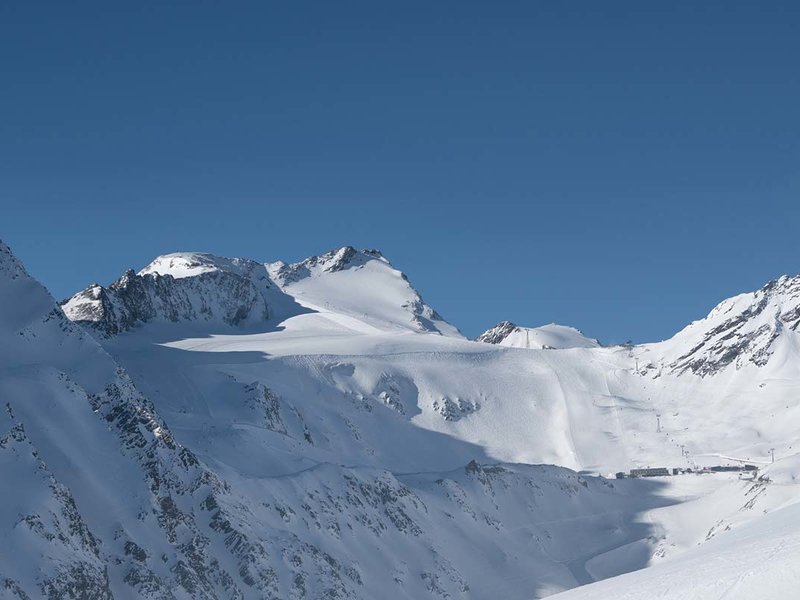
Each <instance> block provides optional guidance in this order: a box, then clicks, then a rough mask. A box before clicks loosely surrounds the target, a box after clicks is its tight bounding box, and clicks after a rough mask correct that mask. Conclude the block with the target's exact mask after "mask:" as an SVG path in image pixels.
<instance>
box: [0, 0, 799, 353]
mask: <svg viewBox="0 0 800 600" xmlns="http://www.w3.org/2000/svg"><path fill="white" fill-rule="evenodd" d="M14 4H16V5H14ZM36 4H37V6H32V5H33V3H3V4H2V5H0V81H1V82H2V83H1V87H0V113H1V114H2V119H0V208H2V212H0V214H2V220H0V237H2V238H3V239H4V240H5V241H6V242H7V243H9V244H10V245H11V246H12V248H13V249H14V250H15V251H16V253H17V254H18V255H19V256H20V258H21V259H22V260H23V261H24V262H25V264H26V265H27V267H28V269H29V271H30V272H31V273H32V274H33V275H35V276H36V277H38V278H39V279H40V280H41V281H43V282H44V283H45V284H46V285H47V286H48V287H49V288H50V289H51V291H52V292H53V293H54V295H56V296H57V297H64V296H66V295H68V294H69V293H71V292H73V291H76V290H78V289H80V288H82V287H83V286H85V285H86V284H87V283H89V282H91V281H99V282H101V283H108V282H110V281H111V280H113V279H115V278H116V277H117V276H118V275H119V274H120V273H122V271H123V270H124V269H125V268H127V267H129V266H132V267H134V268H140V267H142V266H144V265H145V264H146V263H147V262H149V261H150V259H151V258H152V257H154V256H156V255H158V254H163V253H166V252H172V251H177V250H200V251H207V252H213V253H217V254H223V255H236V256H247V257H251V258H256V259H262V260H274V259H278V258H283V259H286V260H296V259H300V258H303V257H305V256H307V255H311V254H318V253H320V252H323V251H325V250H327V249H330V248H333V247H338V246H342V245H345V244H351V245H354V246H360V247H376V248H380V249H381V250H382V251H383V252H384V254H386V255H387V256H388V257H389V258H390V259H391V260H392V262H393V263H394V264H395V265H397V266H398V267H400V268H402V269H403V270H404V271H406V272H407V273H408V275H409V277H410V278H411V281H412V282H413V283H414V284H415V285H416V287H417V288H418V289H419V290H420V291H421V292H422V294H423V296H424V298H425V299H426V301H427V302H428V303H429V304H431V305H432V306H434V307H435V308H437V309H438V310H439V311H440V312H441V313H442V314H443V315H444V316H445V317H446V318H448V319H449V320H450V321H452V322H454V323H455V324H456V325H458V326H459V327H461V328H462V330H463V331H464V332H465V333H467V334H469V335H476V334H477V333H479V332H481V331H482V330H484V329H486V328H487V327H489V326H491V325H493V324H494V323H495V322H497V321H499V320H501V319H510V320H513V321H515V322H518V323H520V324H527V325H539V324H544V323H548V322H551V321H556V322H561V323H566V324H572V325H575V326H577V327H580V328H581V329H583V330H584V331H585V332H586V333H587V334H590V335H592V336H595V337H598V338H600V339H601V340H603V341H607V342H617V341H624V340H627V339H633V340H635V341H650V340H656V339H661V338H664V337H668V336H670V335H671V334H672V333H674V332H675V331H676V330H678V329H679V328H681V327H682V326H683V325H685V324H686V323H688V322H689V321H691V320H693V319H696V318H699V317H701V316H703V315H704V314H705V313H706V312H707V310H708V309H710V308H711V306H713V305H714V304H716V302H718V301H719V300H721V299H723V298H725V297H727V296H730V295H732V294H735V293H738V292H741V291H746V290H751V289H755V288H757V287H759V286H760V285H762V284H763V283H764V282H765V281H767V280H768V279H770V278H773V277H775V276H778V275H780V274H782V273H791V274H794V273H797V272H800V253H798V249H800V235H798V223H799V222H800V201H798V200H799V199H800V197H799V196H798V192H800V110H798V107H799V106H800V68H799V67H798V57H800V3H796V2H770V3H755V2H739V1H727V2H702V3H700V2H688V1H687V2H670V3H642V2H603V3H600V2H570V3H559V2H505V3H489V2H438V3H432V2H426V3H416V2H404V3H382V2H363V3H357V2H343V3H334V2H294V3H290V2H281V3H278V2H253V3H246V2H232V3H219V2H183V3H178V2H176V3H165V4H164V5H163V6H159V7H156V3H149V4H150V6H144V4H148V3H129V6H122V5H120V4H119V3H100V2H98V3H69V5H67V3H61V2H58V3H55V2H54V3H52V4H51V5H48V3H45V2H41V3H36ZM134 4H137V5H136V6H134ZM138 4H142V6H139V5H138ZM114 5H116V6H114Z"/></svg>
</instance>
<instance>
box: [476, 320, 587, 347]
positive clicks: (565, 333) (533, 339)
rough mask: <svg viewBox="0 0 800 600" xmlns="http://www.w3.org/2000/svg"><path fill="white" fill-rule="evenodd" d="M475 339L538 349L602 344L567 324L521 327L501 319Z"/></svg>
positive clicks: (489, 342) (488, 342) (508, 345)
mask: <svg viewBox="0 0 800 600" xmlns="http://www.w3.org/2000/svg"><path fill="white" fill-rule="evenodd" d="M475 341H477V342H485V343H487V344H497V345H500V346H507V347H510V348H532V349H537V350H563V349H566V348H597V347H599V346H600V342H598V341H597V340H595V339H593V338H589V337H586V336H585V335H583V333H582V332H581V331H580V330H578V329H575V328H574V327H569V326H567V325H558V324H556V323H550V324H549V325H542V326H541V327H519V326H518V325H515V324H514V323H512V322H511V321H501V322H500V323H498V324H497V325H495V326H494V327H492V328H491V329H488V330H486V331H485V332H483V333H482V334H481V335H479V336H478V337H477V338H475Z"/></svg>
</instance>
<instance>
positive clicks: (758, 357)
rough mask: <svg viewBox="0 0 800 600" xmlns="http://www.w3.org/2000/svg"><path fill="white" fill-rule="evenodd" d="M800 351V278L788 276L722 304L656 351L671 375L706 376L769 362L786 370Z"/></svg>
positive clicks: (657, 346) (777, 367) (776, 367)
mask: <svg viewBox="0 0 800 600" xmlns="http://www.w3.org/2000/svg"><path fill="white" fill-rule="evenodd" d="M799 348H800V276H795V277H787V276H784V277H781V278H780V279H776V280H774V281H770V282H769V283H767V285H765V286H764V287H763V288H761V289H760V290H757V291H755V292H752V293H750V294H741V295H739V296H736V297H734V298H729V299H728V300H725V301H724V302H721V303H720V304H718V305H717V306H716V307H715V308H714V309H713V310H712V311H711V312H710V313H709V315H708V316H707V317H706V318H704V319H701V320H699V321H695V322H694V323H692V324H691V325H689V326H688V327H686V328H685V329H684V330H683V331H681V332H680V333H678V334H677V335H676V336H675V337H673V338H672V339H671V340H669V341H667V342H664V343H662V344H659V345H656V346H654V347H653V350H654V351H655V352H657V353H658V354H660V355H661V357H660V363H661V364H662V365H664V366H666V367H667V368H668V369H669V370H670V371H671V372H673V373H684V372H691V373H694V374H696V375H699V376H701V377H704V376H708V375H714V374H716V373H719V372H721V371H724V370H729V369H743V368H746V367H748V366H756V367H763V366H766V365H767V364H768V363H772V364H771V365H770V367H771V368H772V369H780V368H781V363H784V362H793V363H796V362H797V358H798V356H799V355H798V349H799ZM754 372H755V371H754Z"/></svg>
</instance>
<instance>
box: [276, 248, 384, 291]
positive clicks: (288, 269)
mask: <svg viewBox="0 0 800 600" xmlns="http://www.w3.org/2000/svg"><path fill="white" fill-rule="evenodd" d="M372 260H379V261H382V262H384V263H386V264H390V263H389V261H388V260H386V258H385V257H384V256H383V254H381V252H380V251H379V250H374V249H363V250H356V249H355V248H353V247H352V246H342V247H341V248H339V249H337V250H330V251H328V252H325V253H324V254H320V255H318V256H309V257H308V258H306V259H304V260H301V261H299V262H296V263H291V264H287V263H285V262H283V261H277V262H274V263H269V264H267V268H268V269H269V272H270V275H271V276H272V278H273V279H275V281H277V282H278V283H281V284H288V283H293V282H296V281H299V280H301V279H304V278H306V277H310V276H313V275H317V274H320V273H336V272H337V271H344V270H345V269H350V268H355V267H359V266H363V265H364V264H366V263H368V262H369V261H372Z"/></svg>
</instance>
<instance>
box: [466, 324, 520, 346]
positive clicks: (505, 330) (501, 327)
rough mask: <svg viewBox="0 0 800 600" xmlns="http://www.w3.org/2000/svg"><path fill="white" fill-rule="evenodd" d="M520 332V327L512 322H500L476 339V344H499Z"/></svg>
mask: <svg viewBox="0 0 800 600" xmlns="http://www.w3.org/2000/svg"><path fill="white" fill-rule="evenodd" d="M515 331H519V327H517V326H516V325H514V323H512V322H511V321H500V322H499V323H498V324H497V325H495V326H494V327H492V328H491V329H487V330H486V331H484V332H483V333H482V334H480V335H479V336H478V337H476V338H475V341H476V342H485V343H487V344H499V343H500V342H502V341H503V340H504V339H506V338H507V337H508V336H509V335H511V334H512V333H514V332H515Z"/></svg>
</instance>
